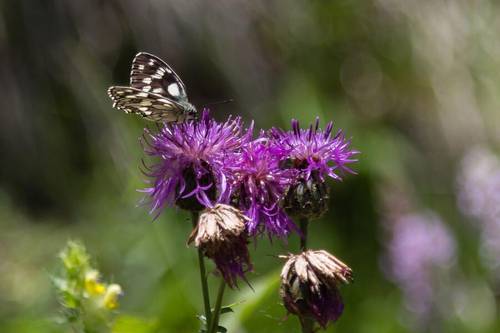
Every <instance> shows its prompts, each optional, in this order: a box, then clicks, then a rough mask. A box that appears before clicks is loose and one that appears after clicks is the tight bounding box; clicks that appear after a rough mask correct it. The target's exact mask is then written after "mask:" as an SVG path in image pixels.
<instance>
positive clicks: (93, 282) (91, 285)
mask: <svg viewBox="0 0 500 333" xmlns="http://www.w3.org/2000/svg"><path fill="white" fill-rule="evenodd" d="M85 290H86V291H87V293H89V295H92V296H95V295H102V294H104V292H105V291H106V286H105V285H104V284H102V283H101V282H99V272H98V271H96V270H91V271H89V272H87V273H86V274H85Z"/></svg>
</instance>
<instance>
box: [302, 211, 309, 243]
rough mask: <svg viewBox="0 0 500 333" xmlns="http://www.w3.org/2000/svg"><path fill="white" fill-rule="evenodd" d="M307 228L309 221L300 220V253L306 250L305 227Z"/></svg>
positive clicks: (305, 219)
mask: <svg viewBox="0 0 500 333" xmlns="http://www.w3.org/2000/svg"><path fill="white" fill-rule="evenodd" d="M308 226H309V219H307V218H301V219H300V230H301V231H302V237H300V249H301V250H302V251H305V250H307V227H308Z"/></svg>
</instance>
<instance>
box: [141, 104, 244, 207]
mask: <svg viewBox="0 0 500 333" xmlns="http://www.w3.org/2000/svg"><path fill="white" fill-rule="evenodd" d="M240 134H241V119H240V118H239V117H237V118H234V119H233V118H231V117H230V118H229V119H228V120H227V121H226V122H224V123H218V122H216V121H215V120H213V119H211V118H209V115H208V111H204V112H203V114H202V116H201V119H200V120H199V121H188V122H185V123H181V124H175V123H169V124H165V126H164V127H163V128H162V129H161V130H160V132H159V133H156V134H153V133H151V132H149V130H146V133H145V135H144V141H145V152H146V154H148V155H150V156H153V157H158V158H159V161H158V162H157V163H155V164H153V165H151V166H149V167H147V170H146V171H145V173H146V175H147V176H149V177H151V178H153V186H152V187H150V188H146V189H145V190H143V191H144V192H145V193H147V195H148V196H149V197H150V198H151V201H152V206H151V211H152V212H153V211H156V212H157V213H158V214H159V213H160V212H161V210H162V208H164V206H165V205H166V204H173V203H176V204H177V205H178V206H179V207H181V208H183V209H187V210H191V211H200V210H202V209H203V208H204V207H210V206H212V205H213V203H214V202H215V201H219V202H222V201H224V198H225V197H226V196H227V195H228V189H227V184H226V177H225V175H224V173H223V171H222V165H223V163H224V160H225V158H226V156H227V155H228V154H230V153H231V152H233V151H234V150H237V149H238V148H239V147H240V145H241V143H242V140H244V139H245V138H244V137H242V136H241V135H240Z"/></svg>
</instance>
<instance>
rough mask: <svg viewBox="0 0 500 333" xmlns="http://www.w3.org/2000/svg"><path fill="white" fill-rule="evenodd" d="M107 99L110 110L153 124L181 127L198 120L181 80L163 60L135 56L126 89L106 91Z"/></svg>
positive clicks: (141, 54)
mask: <svg viewBox="0 0 500 333" xmlns="http://www.w3.org/2000/svg"><path fill="white" fill-rule="evenodd" d="M108 95H109V97H110V98H111V100H112V101H113V107H114V108H117V109H118V110H123V111H125V113H133V114H137V115H140V116H142V117H144V118H145V119H147V120H151V121H155V122H167V123H169V122H177V123H181V122H184V121H186V120H191V119H196V118H197V116H198V113H197V111H196V108H195V106H194V105H193V104H191V103H189V101H188V99H187V94H186V86H185V85H184V83H182V80H181V78H180V77H179V76H178V75H177V74H176V73H175V72H174V70H173V69H172V68H171V67H170V66H169V65H167V64H166V63H165V62H164V61H163V60H161V59H160V58H158V57H157V56H154V55H152V54H149V53H146V52H140V53H137V55H136V56H135V58H134V60H133V61H132V71H131V72H130V87H122V86H113V87H110V88H109V89H108Z"/></svg>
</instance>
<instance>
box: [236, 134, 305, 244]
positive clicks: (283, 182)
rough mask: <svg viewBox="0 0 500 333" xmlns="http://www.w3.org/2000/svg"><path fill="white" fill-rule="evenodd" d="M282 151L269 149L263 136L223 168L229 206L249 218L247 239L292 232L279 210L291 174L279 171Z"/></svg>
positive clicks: (280, 169)
mask: <svg viewBox="0 0 500 333" xmlns="http://www.w3.org/2000/svg"><path fill="white" fill-rule="evenodd" d="M282 154H283V151H282V150H280V149H278V148H276V147H272V146H271V145H270V144H269V142H268V140H267V138H265V137H264V134H263V133H261V135H260V137H259V138H257V139H256V140H254V141H251V142H249V143H247V144H246V145H245V146H243V147H242V149H241V152H239V153H238V154H234V155H233V156H232V159H230V160H229V161H228V163H227V165H226V170H228V175H229V177H230V187H231V192H232V202H233V203H234V204H235V206H237V207H239V208H240V209H241V210H242V211H243V212H244V213H245V215H247V216H248V217H249V218H250V221H249V222H248V223H247V230H248V232H249V234H250V235H256V234H259V233H262V232H264V231H266V232H267V233H268V234H269V235H270V236H279V237H282V236H286V235H287V234H288V233H289V232H290V231H291V230H292V229H294V228H295V226H294V224H293V222H292V221H291V220H290V218H289V217H288V216H287V215H286V214H285V212H284V211H283V209H282V207H281V200H282V199H283V196H284V194H285V192H286V189H287V187H288V186H289V185H290V183H291V182H292V181H293V179H294V171H293V170H284V169H282V168H280V165H279V163H280V159H281V158H282Z"/></svg>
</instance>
